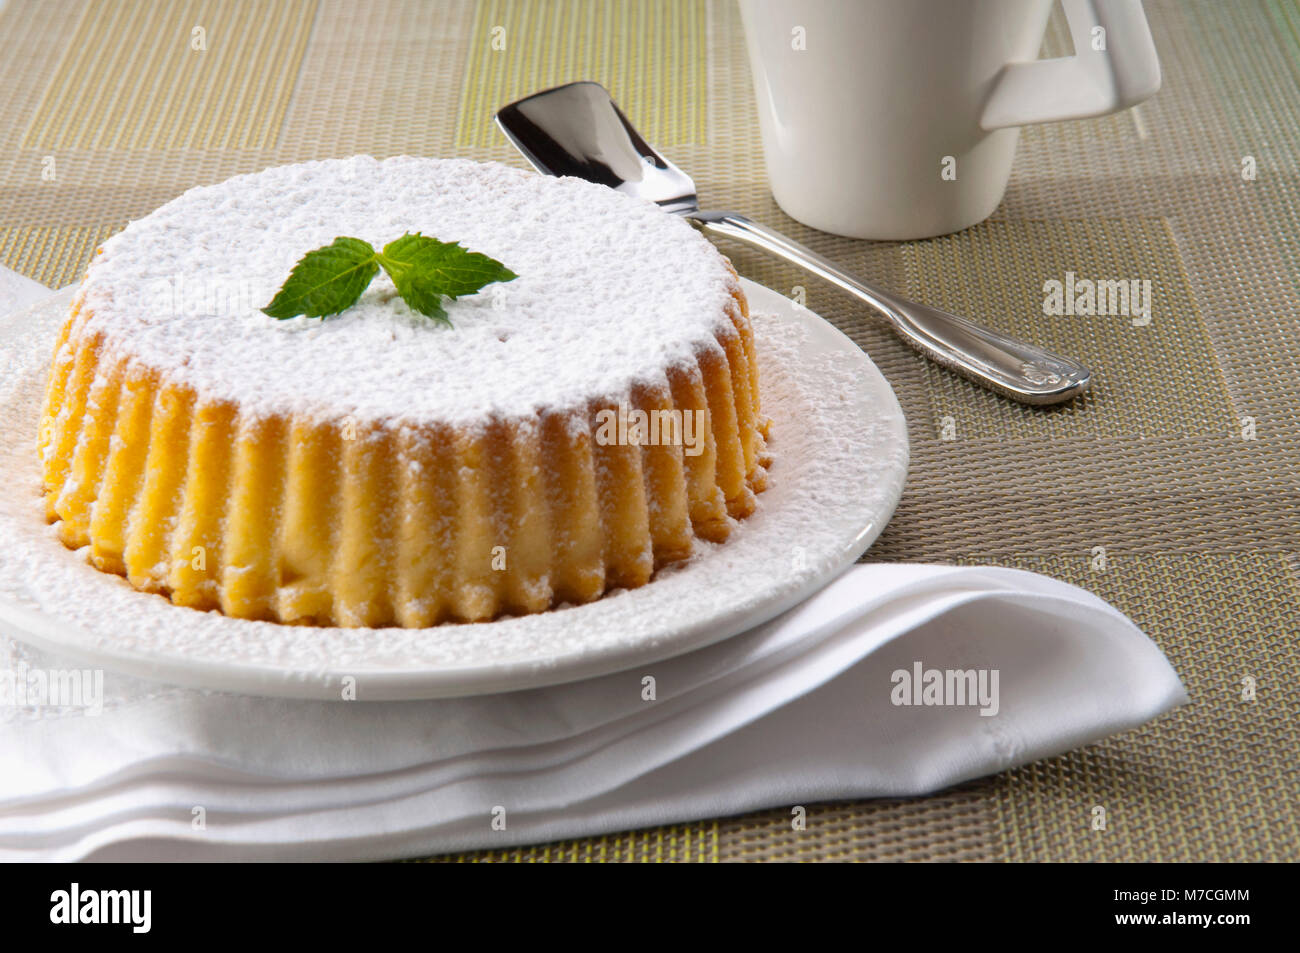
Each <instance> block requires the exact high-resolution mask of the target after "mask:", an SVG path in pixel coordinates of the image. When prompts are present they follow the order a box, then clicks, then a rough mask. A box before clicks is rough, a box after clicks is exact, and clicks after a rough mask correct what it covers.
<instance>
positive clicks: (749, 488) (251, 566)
mask: <svg viewBox="0 0 1300 953" xmlns="http://www.w3.org/2000/svg"><path fill="white" fill-rule="evenodd" d="M416 232H419V233H423V235H425V236H431V237H435V238H437V239H440V240H442V241H445V242H459V243H460V244H461V245H462V246H464V247H465V248H467V249H470V250H472V251H474V252H479V253H482V254H484V255H488V256H490V257H491V258H493V259H496V260H497V261H498V262H501V263H502V264H504V265H505V266H506V268H508V269H510V271H512V272H514V274H515V275H516V276H517V277H516V278H514V279H513V280H511V281H509V282H507V283H501V284H494V285H489V286H488V287H485V288H483V289H482V290H481V291H480V292H479V293H477V294H472V295H469V296H465V297H460V298H457V299H456V300H447V301H446V302H445V307H446V312H447V315H448V318H449V321H450V324H448V323H445V322H439V321H434V320H431V319H430V318H428V317H426V316H425V315H424V314H421V313H419V312H417V311H415V310H412V309H411V308H410V307H408V305H407V304H406V302H405V301H404V300H403V298H402V296H400V295H399V294H398V293H397V290H396V288H395V286H394V285H393V283H392V281H391V280H390V279H389V277H388V275H387V274H385V273H384V272H383V271H380V272H379V273H378V274H377V275H376V277H375V278H374V279H373V280H372V281H371V283H370V285H369V286H368V287H367V288H366V290H365V291H364V292H363V293H362V295H361V297H360V299H359V300H358V301H357V302H356V304H355V305H354V306H352V307H350V308H347V309H346V310H344V311H342V312H341V313H338V314H335V315H332V316H329V317H326V318H323V319H322V318H308V317H302V316H299V317H294V318H291V319H288V320H277V319H276V318H272V317H269V316H268V315H267V314H265V313H263V311H262V310H261V309H262V308H263V307H265V306H266V305H267V304H268V302H270V301H271V300H272V298H273V297H274V296H275V295H276V293H277V289H279V288H280V287H281V285H282V284H283V283H284V282H285V279H286V277H287V276H288V275H289V274H290V272H291V270H292V269H293V268H294V266H295V264H296V263H297V262H298V261H299V260H300V259H301V258H302V257H303V256H304V255H305V254H306V253H308V252H309V251H311V250H313V249H317V248H320V247H322V246H326V245H329V244H330V243H331V242H332V241H334V239H335V238H337V237H339V236H352V237H355V238H358V239H363V240H364V241H366V242H369V243H371V244H372V245H374V247H376V248H378V247H380V246H381V245H382V244H383V243H384V242H388V241H391V240H393V239H396V238H398V237H399V236H402V235H404V234H406V233H416ZM767 427H768V421H767V420H766V418H764V417H763V415H762V414H761V413H760V411H759V400H758V376H757V365H756V362H755V354H754V340H753V335H752V333H751V330H750V323H749V317H748V310H747V306H746V303H745V298H744V295H743V294H742V292H741V290H740V286H739V282H738V279H737V278H736V275H735V272H734V271H733V270H732V268H731V266H730V264H729V263H728V262H727V260H726V259H725V258H723V257H722V255H720V254H719V253H718V252H717V251H716V250H715V249H714V248H713V246H712V245H710V244H709V243H708V241H706V240H705V239H704V238H703V237H702V236H701V235H699V234H698V233H697V232H696V231H695V230H694V229H693V228H691V226H690V225H689V224H688V223H687V222H686V221H685V220H683V219H681V218H679V217H676V216H672V215H667V214H665V213H663V212H662V211H661V210H659V209H658V208H656V207H655V206H654V205H653V204H650V203H647V202H643V201H640V200H638V199H634V198H631V197H629V196H625V195H623V194H621V193H617V192H614V191H612V190H609V189H607V188H604V187H602V186H598V185H594V184H591V183H588V182H585V181H581V180H578V179H572V178H550V177H546V176H541V175H535V174H531V173H526V172H521V171H518V170H515V169H511V168H508V167H505V166H501V165H497V164H494V163H486V164H485V163H475V162H470V161H467V160H459V159H446V160H444V159H425V158H410V157H400V158H392V159H386V160H383V161H379V160H375V159H372V158H370V157H367V156H358V157H354V158H351V159H342V160H329V161H321V162H308V163H305V164H300V165H290V166H282V167H278V168H272V169H267V170H265V171H263V172H259V173H256V174H253V175H243V176H237V177H235V178H233V179H230V180H228V181H226V182H223V183H221V184H219V185H213V186H205V187H202V188H196V189H191V190H190V191H188V192H186V193H185V194H183V195H181V196H180V197H179V198H177V199H175V200H174V201H172V202H170V203H168V204H167V205H165V206H163V207H162V208H161V209H159V210H158V211H156V212H154V213H153V214H152V215H149V216H147V217H146V218H143V219H141V220H139V221H136V222H132V223H131V224H130V225H129V226H128V227H127V228H126V229H125V230H124V231H122V232H121V233H119V234H117V235H115V236H113V237H112V238H110V239H109V240H108V241H106V242H105V243H104V245H103V247H102V248H100V249H99V251H98V253H97V255H96V256H95V259H94V260H93V261H92V263H91V265H90V267H89V269H88V271H87V274H86V278H85V281H84V283H83V284H82V286H81V288H80V289H79V291H78V293H77V295H76V297H75V298H74V301H73V305H72V309H71V314H70V316H69V318H68V321H67V323H66V325H65V326H64V328H63V331H62V334H61V336H60V338H59V342H58V345H57V348H56V350H55V354H54V359H53V362H52V366H51V370H50V379H49V385H48V392H47V396H46V405H45V412H44V416H43V419H42V425H41V433H40V441H39V442H40V459H41V467H42V475H43V481H44V487H45V496H46V504H47V513H48V516H49V518H50V519H51V521H57V523H58V527H57V528H58V532H59V534H60V538H61V539H62V540H63V542H64V543H65V544H66V545H68V546H70V547H74V548H81V547H85V548H86V553H87V556H88V558H89V559H90V561H91V562H92V563H93V564H94V565H95V566H96V567H98V568H99V569H101V570H105V571H109V572H115V573H120V574H122V575H124V576H125V577H126V578H127V580H129V582H130V583H131V585H132V586H134V587H135V588H137V589H140V590H145V591H149V592H156V593H162V594H165V595H167V596H168V597H169V598H170V599H171V601H172V602H174V603H176V604H178V605H184V606H192V607H195V608H199V609H219V610H220V611H222V612H224V613H226V614H227V615H231V616H238V617H242V618H254V619H269V620H274V621H278V622H285V623H308V624H316V625H342V626H383V625H399V626H408V627H416V626H429V625H434V624H437V623H440V622H444V621H451V620H460V621H477V620H485V619H490V618H493V617H495V616H497V615H500V614H505V613H512V614H517V613H527V612H537V611H541V610H544V609H547V608H549V607H552V606H555V605H557V604H560V603H565V602H574V603H578V602H586V601H590V600H593V599H596V598H599V597H600V596H601V595H602V594H603V593H605V592H606V591H608V590H609V589H612V588H616V587H634V586H640V585H643V584H645V583H646V582H648V581H649V580H650V578H651V576H652V574H653V573H654V571H655V570H656V569H657V568H658V567H660V566H662V565H664V564H666V563H669V562H672V561H675V560H681V559H684V558H686V557H688V556H689V555H690V554H691V551H692V545H693V540H694V539H695V538H696V537H702V538H703V539H706V540H709V541H713V542H722V541H724V540H725V539H726V538H727V536H728V533H729V532H730V530H731V527H732V521H733V520H736V519H740V518H743V517H745V516H747V515H748V514H749V513H751V512H752V511H753V509H754V507H755V497H754V494H755V492H757V491H760V490H762V489H763V486H764V481H765V470H764V467H765V465H766V464H767V463H768V459H767V454H766V450H765V441H764V438H765V436H766V434H767Z"/></svg>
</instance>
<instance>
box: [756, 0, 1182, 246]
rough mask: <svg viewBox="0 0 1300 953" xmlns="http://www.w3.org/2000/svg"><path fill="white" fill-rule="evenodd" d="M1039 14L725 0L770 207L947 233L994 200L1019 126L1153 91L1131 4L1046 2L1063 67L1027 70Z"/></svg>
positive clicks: (830, 222)
mask: <svg viewBox="0 0 1300 953" xmlns="http://www.w3.org/2000/svg"><path fill="white" fill-rule="evenodd" d="M1052 2H1053V0H800V2H791V0H740V9H741V15H742V17H743V20H744V24H745V34H746V38H747V42H748V46H749V61H750V66H751V69H752V71H753V76H754V92H755V96H756V98H757V100H758V118H759V127H760V129H761V131H762V136H763V152H764V157H765V159H766V163H767V172H768V177H769V179H770V181H771V185H772V194H773V195H774V196H775V198H776V201H777V203H778V204H779V205H780V206H781V208H783V209H784V210H785V211H786V212H787V213H788V214H789V215H790V216H791V217H793V218H795V219H798V220H799V221H801V222H803V223H804V224H805V225H811V226H812V227H813V228H817V229H821V230H822V231H826V232H833V233H835V234H837V235H847V236H849V237H851V238H872V239H891V240H896V239H909V238H927V237H930V236H932V235H943V234H947V233H948V232H955V231H957V230H959V229H962V228H966V227H967V226H970V225H974V224H975V223H977V222H980V221H982V220H983V219H985V218H987V217H988V216H989V215H990V214H991V213H992V212H993V210H994V209H995V208H997V206H998V203H999V202H1001V201H1002V195H1003V193H1004V192H1005V191H1006V187H1007V179H1008V178H1009V177H1010V175H1011V162H1012V159H1013V157H1014V155H1015V150H1016V142H1017V140H1018V139H1019V136H1020V130H1019V127H1020V126H1022V125H1025V124H1028V123H1035V122H1052V121H1055V120H1059V119H1081V118H1084V117H1087V116H1100V115H1103V114H1105V113H1110V112H1116V111H1118V110H1121V109H1126V108H1128V107H1129V106H1132V105H1134V104H1136V103H1139V102H1141V101H1142V100H1144V99H1146V98H1147V97H1148V96H1151V95H1152V94H1153V93H1155V92H1156V90H1158V89H1159V88H1160V63H1159V60H1158V59H1157V58H1156V50H1155V45H1154V44H1153V43H1152V41H1151V31H1150V28H1149V27H1148V26H1147V21H1146V17H1145V16H1144V15H1143V13H1142V5H1141V3H1140V2H1139V0H1062V5H1063V6H1064V8H1065V14H1066V18H1067V20H1068V21H1069V25H1070V34H1071V36H1072V37H1073V39H1074V48H1075V55H1074V56H1069V57H1064V58H1060V59H1050V60H1036V59H1035V57H1036V56H1037V55H1038V50H1039V47H1040V45H1041V44H1042V40H1043V35H1044V33H1045V32H1046V29H1047V20H1048V17H1049V15H1050V14H1051V11H1052ZM1068 161H1069V157H1068V156H1063V157H1062V162H1063V164H1064V163H1068Z"/></svg>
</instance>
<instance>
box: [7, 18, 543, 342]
mask: <svg viewBox="0 0 1300 953" xmlns="http://www.w3.org/2000/svg"><path fill="white" fill-rule="evenodd" d="M0 2H3V0H0ZM381 266H382V267H383V269H384V271H386V272H388V276H389V277H390V278H392V279H393V284H394V285H395V286H396V288H397V293H398V294H400V295H401V296H402V300H403V301H405V302H406V303H407V304H408V305H409V306H410V307H411V309H412V310H414V311H418V312H419V313H420V314H423V315H425V316H426V317H430V318H435V319H437V320H439V321H441V322H443V323H444V324H448V325H450V324H451V321H450V320H449V319H448V318H447V311H446V309H445V308H443V306H442V299H443V298H444V297H446V298H459V297H461V296H462V295H468V294H474V292H476V291H478V290H479V289H480V288H482V287H483V286H484V285H488V284H491V283H492V282H494V281H512V280H514V279H515V278H517V277H518V275H516V274H515V273H514V272H513V271H511V270H510V269H509V268H507V267H506V266H505V265H503V264H501V262H499V261H496V260H495V259H492V258H489V257H488V256H487V255H482V254H479V253H478V252H472V251H469V250H468V249H465V248H462V247H461V246H460V244H459V243H457V242H440V241H438V239H436V238H426V237H425V236H423V235H421V234H420V233H419V232H416V233H414V234H410V233H407V234H405V235H403V236H402V237H401V238H399V239H397V240H396V241H391V242H389V243H388V244H387V245H385V246H384V250H383V251H382V252H379V253H377V252H376V251H375V249H374V248H373V247H372V246H371V245H370V243H369V242H364V241H362V240H361V239H359V238H347V237H346V236H340V237H338V238H336V239H334V242H333V243H332V244H330V245H326V246H325V247H324V248H317V249H314V250H312V251H309V252H308V253H307V254H305V255H303V256H302V258H301V259H300V260H299V261H298V264H296V265H294V266H293V271H291V272H290V273H289V277H288V278H287V279H286V280H285V282H284V284H283V285H281V286H280V290H279V291H278V292H276V295H275V297H274V298H272V299H271V303H270V304H268V305H267V306H266V307H265V308H263V309H262V311H263V312H264V313H265V314H268V315H270V316H271V317H273V318H278V319H281V320H283V319H284V318H292V317H294V316H295V315H299V314H305V315H306V316H307V317H309V318H323V317H325V316H326V315H331V314H338V313H339V312H340V311H346V310H347V309H348V308H350V307H352V306H353V305H354V304H356V303H357V299H358V298H360V297H361V293H362V292H363V291H365V290H366V287H367V286H368V285H369V284H370V282H371V280H372V279H373V278H374V277H375V275H377V274H378V273H379V269H380V267H381Z"/></svg>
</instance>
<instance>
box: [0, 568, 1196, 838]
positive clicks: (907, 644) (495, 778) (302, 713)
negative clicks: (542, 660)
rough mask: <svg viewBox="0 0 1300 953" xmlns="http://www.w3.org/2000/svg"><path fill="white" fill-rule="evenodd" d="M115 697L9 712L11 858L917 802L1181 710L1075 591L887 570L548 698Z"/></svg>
mask: <svg viewBox="0 0 1300 953" xmlns="http://www.w3.org/2000/svg"><path fill="white" fill-rule="evenodd" d="M22 666H26V669H23V670H24V671H30V670H32V669H46V670H58V669H69V668H76V667H77V665H76V663H75V662H73V661H68V660H59V659H54V658H51V657H49V656H47V655H45V654H43V653H40V652H37V651H36V650H34V649H32V648H30V647H27V646H24V645H21V644H19V643H16V642H13V641H12V640H5V639H0V672H3V671H10V672H13V671H17V670H19V669H20V668H21V667H22ZM918 667H919V670H920V671H921V672H922V673H926V672H931V671H933V672H938V673H941V674H942V673H944V672H947V671H953V672H957V671H960V672H967V671H970V672H975V673H979V672H981V671H982V672H983V673H984V674H985V682H984V685H985V687H986V688H987V689H989V691H988V692H987V693H986V694H987V696H988V697H986V699H985V701H986V702H989V703H988V704H983V705H982V706H981V703H979V702H976V703H975V704H961V705H958V704H951V703H950V704H941V705H930V704H920V705H918V704H908V705H904V704H899V703H898V702H900V701H901V700H903V697H905V698H906V699H907V700H911V701H923V700H924V697H923V696H922V695H921V694H920V688H919V687H918V688H915V689H912V688H911V686H907V685H905V684H903V682H904V678H905V677H907V678H910V677H911V676H912V675H913V673H915V672H916V671H917V670H918ZM994 673H996V682H994V681H993V677H994ZM647 676H650V677H653V679H654V687H655V697H654V698H653V700H648V699H646V698H645V697H644V693H645V683H644V681H643V680H644V679H645V678H646V677H647ZM924 680H925V678H924V675H923V678H922V679H921V681H922V682H924ZM994 687H996V692H993V691H992V689H993V688H994ZM904 688H908V689H909V690H908V691H906V692H905V691H904ZM913 692H915V694H914V693H913ZM105 695H106V697H107V698H108V699H109V701H108V703H107V704H106V705H105V707H104V710H103V711H102V712H101V713H99V714H90V713H88V712H85V711H79V710H65V709H60V710H51V709H36V710H22V709H17V708H14V707H12V706H11V707H9V708H7V709H4V710H3V711H0V859H5V860H73V859H97V860H110V859H114V860H160V859H194V860H199V859H214V860H250V859H268V860H269V859H283V860H288V859H329V860H345V859H347V860H365V859H381V858H394V857H404V856H417V855H422V854H431V853H439V852H444V851H453V850H466V849H473V848H484V847H504V846H510V845H516V844H521V843H528V842H539V841H546V840H553V839H557V838H567V837H579V836H584V835H591V834H597V833H602V832H608V831H616V830H626V829H630V828H637V827H645V826H649V825H657V824H666V823H672V822H678V821H685V820H690V819H695V818H700V817H712V816H717V815H724V814H734V813H738V812H743V811H749V810H754V809H758V808H765V807H774V806H781V807H788V808H790V809H791V810H792V811H793V810H794V809H795V808H796V807H797V806H800V805H807V804H809V803H812V802H815V801H824V800H829V799H835V798H856V797H872V796H900V795H919V794H925V793H927V792H931V791H934V790H936V789H939V788H942V787H945V786H948V785H951V784H955V783H957V782H960V781H963V780H967V779H969V778H974V777H978V776H980V775H984V774H989V773H991V772H995V771H1001V770H1004V769H1006V768H1009V767H1013V766H1015V765H1019V764H1024V763H1026V762H1029V761H1033V760H1036V759H1039V758H1044V757H1048V756H1050V755H1054V754H1058V753H1060V752H1064V751H1067V750H1069V749H1071V748H1075V747H1078V746H1080V745H1083V744H1087V743H1088V742H1090V741H1094V740H1097V739H1099V738H1103V737H1105V736H1107V735H1110V734H1113V733H1115V732H1118V731H1123V730H1125V729H1128V728H1133V727H1136V726H1138V725H1141V724H1142V723H1144V722H1146V721H1148V720H1150V719H1151V718H1154V717H1156V716H1157V715H1159V714H1161V713H1162V712H1165V711H1167V710H1169V709H1170V708H1172V707H1174V706H1176V705H1179V704H1181V703H1183V702H1185V701H1186V694H1185V692H1184V690H1183V687H1182V685H1181V683H1180V681H1179V679H1178V676H1177V675H1176V674H1175V672H1174V670H1173V668H1172V667H1171V666H1170V665H1169V662H1168V661H1167V660H1166V659H1165V657H1164V656H1163V655H1162V654H1161V652H1160V650H1159V649H1158V648H1157V647H1156V646H1155V645H1154V644H1153V643H1152V642H1151V641H1150V640H1149V639H1147V638H1146V636H1144V635H1143V634H1142V632H1141V631H1139V630H1138V629H1137V628H1136V627H1135V626H1134V625H1133V624H1132V623H1131V622H1130V621H1129V620H1128V619H1126V618H1125V617H1124V616H1123V615H1122V614H1121V613H1120V612H1118V611H1117V610H1116V609H1114V608H1113V607H1111V606H1109V605H1108V604H1107V603H1105V602H1104V601H1103V600H1101V599H1099V598H1097V597H1096V596H1094V595H1092V594H1090V593H1088V592H1086V591H1084V590H1081V589H1078V588H1075V587H1073V586H1069V585H1066V584H1065V583H1062V582H1059V581H1057V580H1053V579H1049V578H1047V577H1044V576H1039V575H1036V574H1033V573H1027V572H1021V571H1018V570H1012V569H1003V568H995V567H967V568H960V567H952V566H924V565H911V564H888V563H876V564H866V565H858V566H854V567H852V568H851V569H849V570H848V571H847V572H846V573H844V574H843V575H842V576H840V577H839V578H838V579H836V580H835V581H834V582H832V583H831V584H830V585H829V586H827V587H826V588H825V589H823V590H822V591H821V592H819V593H818V594H817V595H815V596H814V597H813V598H811V599H809V600H808V601H807V602H805V603H803V604H802V605H799V606H797V607H795V608H794V609H792V610H790V611H789V612H787V613H785V614H784V615H782V616H780V617H779V618H777V619H775V620H773V621H772V622H769V623H767V624H765V625H762V626H759V627H757V628H755V629H753V630H751V631H749V632H746V633H744V634H742V635H739V636H736V637H734V638H731V639H727V640H725V641H723V642H721V643H719V644H717V645H714V646H711V647H708V648H705V649H702V650H699V651H696V652H693V653H690V654H688V655H684V656H679V657H678V658H674V659H669V660H666V661H664V662H660V663H657V664H654V665H649V666H644V667H643V668H641V669H637V670H634V671H629V672H623V673H618V674H614V675H608V676H604V677H601V678H596V679H589V680H586V681H582V682H575V683H570V684H567V685H558V686H553V687H550V688H543V689H533V690H529V691H522V692H513V693H509V694H502V695H491V696H480V697H475V698H465V699H444V700H436V701H425V702H382V703H381V702H342V701H340V702H305V701H289V700H280V699H272V698H258V697H252V696H239V695H227V694H218V693H206V692H198V691H192V690H187V689H181V688H173V687H165V686H158V685H151V684H148V683H144V682H139V681H135V680H133V679H128V678H125V677H122V676H116V675H114V674H112V673H106V675H105ZM941 700H945V699H941ZM954 700H955V699H954V698H952V697H951V696H949V697H948V698H947V699H946V701H948V702H952V701H954ZM981 707H983V709H984V710H985V711H988V712H989V713H987V714H982V713H981ZM993 709H996V711H993Z"/></svg>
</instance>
